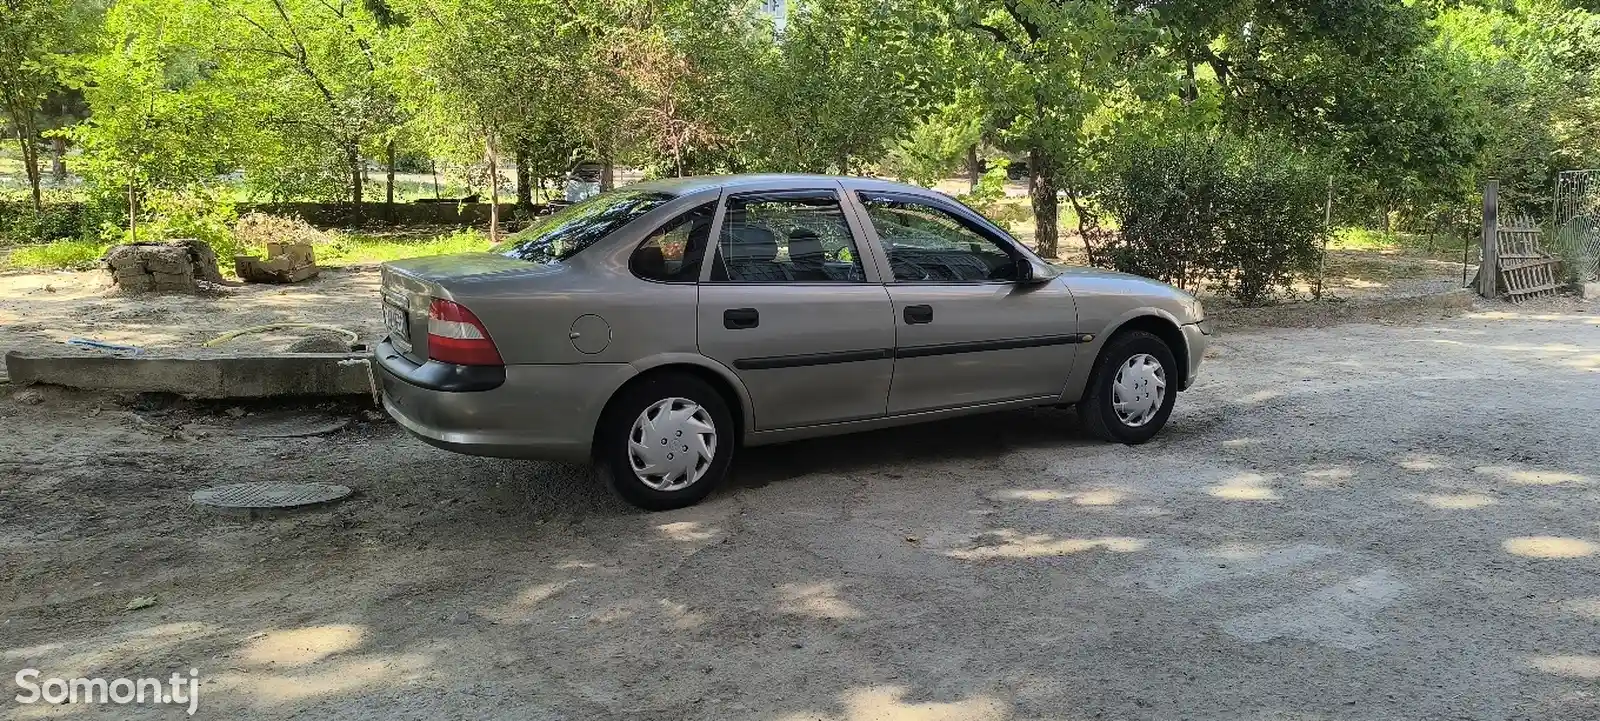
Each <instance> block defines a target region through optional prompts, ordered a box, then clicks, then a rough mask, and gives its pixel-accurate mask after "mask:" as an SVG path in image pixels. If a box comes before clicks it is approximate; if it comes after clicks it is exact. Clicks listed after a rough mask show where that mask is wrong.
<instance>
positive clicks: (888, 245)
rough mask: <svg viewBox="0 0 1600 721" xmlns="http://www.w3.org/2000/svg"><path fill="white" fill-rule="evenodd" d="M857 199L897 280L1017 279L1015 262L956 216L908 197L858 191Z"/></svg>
mask: <svg viewBox="0 0 1600 721" xmlns="http://www.w3.org/2000/svg"><path fill="white" fill-rule="evenodd" d="M860 198H861V204H862V205H863V206H865V207H866V209H867V217H869V218H871V219H872V227H874V228H876V229H877V231H878V239H879V242H881V243H882V244H883V252H884V254H885V255H887V256H888V257H889V267H890V268H891V269H892V270H893V271H894V279H895V280H896V281H900V282H912V283H916V282H925V283H927V282H931V283H974V282H988V281H1012V280H1016V279H1017V263H1016V260H1014V259H1013V258H1012V257H1011V254H1010V253H1009V252H1007V251H1006V249H1005V247H1004V246H1002V245H1000V243H999V242H998V241H996V240H994V239H993V238H990V237H989V236H988V235H987V234H984V233H980V232H979V231H978V230H977V229H975V228H973V227H972V226H971V225H970V224H969V223H968V222H967V221H966V220H964V219H962V218H961V217H960V216H958V215H956V214H955V213H952V212H950V211H948V210H945V209H943V208H940V207H939V206H937V205H933V204H930V203H924V202H920V201H917V200H914V199H911V198H904V197H898V196H891V195H874V194H870V193H862V194H861V195H860Z"/></svg>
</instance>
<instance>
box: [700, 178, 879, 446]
mask: <svg viewBox="0 0 1600 721" xmlns="http://www.w3.org/2000/svg"><path fill="white" fill-rule="evenodd" d="M841 192H842V191H841V190H840V188H839V187H838V185H837V183H827V182H826V181H823V182H819V183H818V184H817V185H816V186H815V187H805V188H794V187H792V186H791V187H771V188H760V187H755V188H750V189H745V188H740V189H739V190H738V191H732V190H730V191H729V192H728V193H727V194H726V195H725V197H724V200H723V207H722V211H721V216H720V219H719V223H718V229H717V230H716V231H715V232H716V234H717V243H716V244H715V245H713V246H712V251H711V252H712V255H711V257H710V262H709V263H708V267H707V268H706V269H705V271H704V276H703V278H702V281H701V284H700V301H699V342H700V352H701V353H702V354H704V355H706V356H708V357H710V358H714V359H716V360H717V361H720V362H721V363H723V364H724V365H726V366H728V367H729V368H732V369H733V371H734V373H736V374H738V376H739V379H740V380H741V381H743V383H744V385H745V388H746V389H747V390H748V391H749V393H750V399H751V402H752V405H753V406H754V407H753V408H752V409H751V411H752V415H753V416H754V418H755V427H756V429H757V430H771V429H778V428H794V427H799V426H807V425H814V424H819V423H829V422H836V421H845V420H858V419H866V418H875V417H880V416H883V415H884V414H885V412H886V408H887V405H888V397H889V380H890V376H891V374H892V373H893V370H894V361H893V359H892V355H893V349H894V322H893V319H892V317H891V308H890V302H889V295H888V292H887V291H886V290H885V289H884V286H883V284H882V283H881V282H880V280H879V278H878V277H877V268H876V267H875V266H873V265H872V264H871V263H865V262H863V261H864V259H863V254H862V253H861V249H860V246H859V245H858V244H857V238H858V237H860V229H858V228H857V227H855V225H854V223H855V222H856V221H855V219H854V218H853V217H851V214H850V213H847V212H845V208H844V205H843V203H842V202H841V200H842V197H841Z"/></svg>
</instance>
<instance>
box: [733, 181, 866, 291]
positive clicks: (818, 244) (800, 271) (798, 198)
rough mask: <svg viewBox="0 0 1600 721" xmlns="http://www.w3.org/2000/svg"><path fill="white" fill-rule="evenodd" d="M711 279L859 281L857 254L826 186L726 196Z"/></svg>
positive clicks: (811, 281)
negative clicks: (794, 190) (825, 188)
mask: <svg viewBox="0 0 1600 721" xmlns="http://www.w3.org/2000/svg"><path fill="white" fill-rule="evenodd" d="M712 280H718V281H728V282H742V283H860V282H864V281H865V280H866V276H865V275H864V274H863V272H862V270H861V254H860V253H859V252H857V250H856V246H855V240H854V239H853V237H852V236H851V233H850V224H849V223H848V222H846V221H845V217H844V210H843V209H842V208H840V207H839V198H838V197H837V196H836V195H834V194H833V193H831V192H825V191H816V192H812V193H792V192H790V193H769V194H761V193H756V194H748V195H735V196H732V197H730V198H728V203H727V214H726V216H725V217H724V218H723V221H722V233H721V236H720V237H719V238H718V241H717V263H716V265H715V266H713V267H712Z"/></svg>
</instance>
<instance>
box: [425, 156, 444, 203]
mask: <svg viewBox="0 0 1600 721" xmlns="http://www.w3.org/2000/svg"><path fill="white" fill-rule="evenodd" d="M428 171H429V172H431V173H433V199H434V200H438V199H439V198H440V197H441V196H440V195H439V161H437V160H434V159H433V158H428Z"/></svg>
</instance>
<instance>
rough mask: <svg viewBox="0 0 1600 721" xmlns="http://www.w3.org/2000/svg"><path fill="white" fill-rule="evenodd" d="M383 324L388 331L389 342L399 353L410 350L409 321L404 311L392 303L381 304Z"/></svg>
mask: <svg viewBox="0 0 1600 721" xmlns="http://www.w3.org/2000/svg"><path fill="white" fill-rule="evenodd" d="M383 324H384V326H386V327H388V329H389V341H390V342H391V343H394V344H395V345H396V346H398V347H399V348H400V350H401V351H408V350H411V321H410V319H409V318H408V317H407V315H406V309H405V308H402V307H400V306H398V305H395V304H393V303H387V302H386V303H384V304H383Z"/></svg>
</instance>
